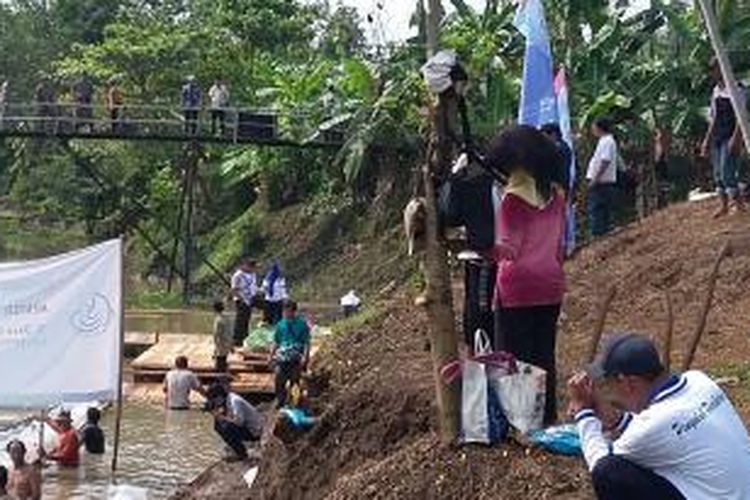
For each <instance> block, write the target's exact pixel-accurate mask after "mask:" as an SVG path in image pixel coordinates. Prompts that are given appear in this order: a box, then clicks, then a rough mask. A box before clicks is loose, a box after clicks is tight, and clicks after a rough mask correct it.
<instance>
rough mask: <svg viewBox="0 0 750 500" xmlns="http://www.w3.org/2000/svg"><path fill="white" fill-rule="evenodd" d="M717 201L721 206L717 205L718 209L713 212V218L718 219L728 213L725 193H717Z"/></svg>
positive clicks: (727, 199)
mask: <svg viewBox="0 0 750 500" xmlns="http://www.w3.org/2000/svg"><path fill="white" fill-rule="evenodd" d="M719 201H720V202H721V206H719V209H718V210H716V212H714V219H718V218H719V217H723V216H725V215H726V214H728V213H729V198H728V197H727V194H726V193H719Z"/></svg>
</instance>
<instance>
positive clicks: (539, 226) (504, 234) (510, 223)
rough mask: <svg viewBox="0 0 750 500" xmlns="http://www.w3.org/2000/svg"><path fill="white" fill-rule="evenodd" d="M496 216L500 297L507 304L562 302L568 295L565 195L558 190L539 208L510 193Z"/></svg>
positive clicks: (524, 304)
mask: <svg viewBox="0 0 750 500" xmlns="http://www.w3.org/2000/svg"><path fill="white" fill-rule="evenodd" d="M495 220H496V221H497V222H496V224H497V231H496V243H495V259H496V260H497V263H498V268H497V281H496V294H495V297H496V301H497V302H499V303H500V304H502V307H530V306H544V305H554V304H560V303H561V302H562V298H563V294H564V293H565V275H564V273H563V268H562V264H563V256H564V250H563V245H562V241H563V239H562V235H563V231H564V230H565V200H564V198H563V196H562V195H561V194H560V193H559V192H555V194H554V196H553V198H552V199H551V200H550V201H549V202H548V203H547V204H546V205H544V206H542V207H535V206H533V205H531V204H529V203H528V202H527V201H525V200H524V199H523V198H521V197H519V196H517V195H515V194H512V193H506V194H505V195H504V197H503V200H502V201H501V202H500V208H499V213H498V216H497V217H496V218H495Z"/></svg>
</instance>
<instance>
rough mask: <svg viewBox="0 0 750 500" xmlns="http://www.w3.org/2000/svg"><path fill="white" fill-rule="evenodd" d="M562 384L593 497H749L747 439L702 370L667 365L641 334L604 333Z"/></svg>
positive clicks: (642, 499)
mask: <svg viewBox="0 0 750 500" xmlns="http://www.w3.org/2000/svg"><path fill="white" fill-rule="evenodd" d="M568 386H569V397H570V411H571V414H572V415H574V416H575V421H576V425H577V427H578V432H579V434H580V436H581V445H582V448H583V454H584V457H585V459H586V463H587V464H588V466H589V469H590V470H591V474H592V480H593V485H594V490H595V491H596V494H597V496H598V497H599V498H600V499H603V500H610V499H623V500H624V499H634V498H635V499H638V500H647V499H655V500H656V499H658V500H671V499H690V500H693V499H695V500H704V499H705V500H714V499H718V498H721V499H727V500H728V499H735V500H741V499H749V498H750V439H748V434H747V431H746V429H745V427H744V425H743V424H742V421H741V420H740V418H739V416H738V415H737V412H736V411H735V410H734V407H733V406H732V403H731V402H730V401H729V399H728V398H727V396H726V394H724V392H723V391H722V390H721V389H720V388H719V386H718V385H717V384H716V383H715V382H713V381H712V380H711V379H710V378H709V377H708V376H707V375H705V374H704V373H702V372H699V371H695V370H692V371H688V372H686V373H683V374H681V375H676V374H670V373H669V372H667V371H666V370H665V369H664V367H663V365H662V364H661V361H660V359H659V354H658V353H657V351H656V348H655V347H654V344H653V343H652V342H651V341H650V340H649V339H648V338H646V337H643V336H640V335H636V334H620V335H616V336H614V337H612V338H611V339H610V340H609V341H608V342H607V343H606V344H605V346H604V349H603V350H602V352H601V354H600V356H599V357H598V358H597V360H596V362H595V363H594V365H593V366H591V367H590V368H589V371H588V373H583V372H582V373H578V374H576V375H574V376H573V378H572V379H571V380H570V382H569V383H568ZM608 406H611V407H614V408H616V409H618V410H620V411H621V412H622V413H621V414H620V417H619V418H618V419H612V418H608V413H611V412H607V410H606V409H607V407H608ZM608 423H613V424H614V425H607V424H608Z"/></svg>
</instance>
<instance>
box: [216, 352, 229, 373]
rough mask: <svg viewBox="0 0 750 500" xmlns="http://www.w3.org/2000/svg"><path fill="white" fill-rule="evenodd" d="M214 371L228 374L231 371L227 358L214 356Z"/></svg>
mask: <svg viewBox="0 0 750 500" xmlns="http://www.w3.org/2000/svg"><path fill="white" fill-rule="evenodd" d="M214 369H215V370H216V372H217V373H226V372H227V371H229V365H227V357H226V356H214Z"/></svg>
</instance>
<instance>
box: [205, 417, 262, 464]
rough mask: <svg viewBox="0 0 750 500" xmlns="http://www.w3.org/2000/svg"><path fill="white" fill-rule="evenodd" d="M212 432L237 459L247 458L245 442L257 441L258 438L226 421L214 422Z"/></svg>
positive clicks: (244, 428)
mask: <svg viewBox="0 0 750 500" xmlns="http://www.w3.org/2000/svg"><path fill="white" fill-rule="evenodd" d="M214 430H215V431H216V433H217V434H218V435H219V436H221V439H222V440H224V442H225V443H226V444H227V446H229V447H230V448H231V449H232V451H234V452H235V453H236V454H237V456H238V457H240V458H243V459H244V458H247V449H246V448H245V442H246V441H258V440H260V436H254V435H253V433H252V432H250V429H248V428H247V427H241V426H239V425H237V424H234V423H232V422H227V421H226V420H219V419H215V420H214Z"/></svg>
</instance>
